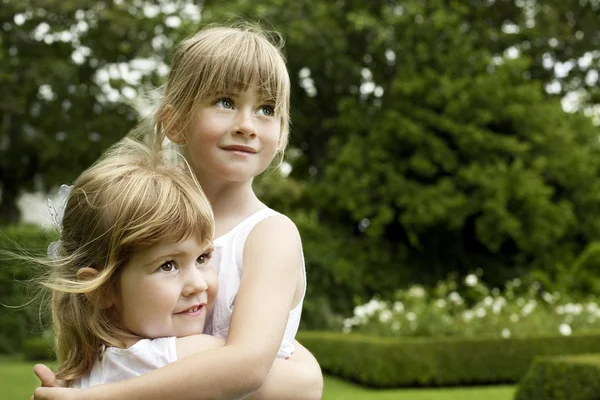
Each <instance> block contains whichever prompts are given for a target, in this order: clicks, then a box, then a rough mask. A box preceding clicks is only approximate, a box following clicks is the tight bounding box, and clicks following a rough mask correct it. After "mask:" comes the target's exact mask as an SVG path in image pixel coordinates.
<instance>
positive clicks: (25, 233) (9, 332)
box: [0, 226, 56, 354]
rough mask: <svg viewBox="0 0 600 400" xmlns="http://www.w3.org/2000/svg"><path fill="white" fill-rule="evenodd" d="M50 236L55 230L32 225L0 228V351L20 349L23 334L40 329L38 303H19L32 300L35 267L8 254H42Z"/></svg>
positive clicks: (33, 332)
mask: <svg viewBox="0 0 600 400" xmlns="http://www.w3.org/2000/svg"><path fill="white" fill-rule="evenodd" d="M52 240H56V233H55V232H51V231H44V230H42V229H39V228H37V227H33V226H19V227H7V228H3V230H2V231H0V309H1V312H0V354H14V353H19V352H20V351H21V349H22V344H23V340H24V338H27V337H31V336H36V335H39V333H40V328H39V326H40V318H39V312H38V306H39V304H31V305H30V306H27V307H24V308H23V307H19V306H23V305H25V304H26V303H27V302H28V301H29V300H31V296H29V295H28V293H27V289H28V285H27V283H28V281H29V280H30V279H31V278H32V276H33V274H34V270H33V269H32V267H31V266H29V265H26V263H23V261H20V260H15V259H14V258H13V257H11V255H10V254H11V253H13V254H14V253H16V254H22V253H23V251H26V252H27V253H29V254H32V255H39V254H45V253H46V248H47V247H48V244H49V243H50V242H51V241H52ZM7 306H9V307H7ZM15 307H16V308H15Z"/></svg>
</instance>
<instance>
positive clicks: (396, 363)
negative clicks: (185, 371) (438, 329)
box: [298, 331, 600, 388]
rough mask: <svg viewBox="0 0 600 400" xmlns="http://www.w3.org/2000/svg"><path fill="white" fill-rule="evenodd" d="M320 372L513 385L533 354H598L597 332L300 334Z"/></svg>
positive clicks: (410, 382)
mask: <svg viewBox="0 0 600 400" xmlns="http://www.w3.org/2000/svg"><path fill="white" fill-rule="evenodd" d="M298 340H299V341H300V342H301V343H302V344H303V345H304V346H306V348H308V349H309V350H310V351H311V352H312V353H313V354H314V355H315V357H316V358H317V360H318V361H319V363H320V365H321V368H322V369H323V371H325V372H327V373H330V374H332V375H335V376H338V377H341V378H343V379H347V380H351V381H355V382H357V383H359V384H362V385H365V386H370V387H380V388H384V387H401V386H445V385H473V384H501V383H514V382H517V381H519V379H520V378H521V377H522V376H523V375H524V374H525V372H526V371H527V369H528V367H529V365H530V363H531V361H532V360H533V359H534V358H535V357H537V356H544V355H561V354H581V353H593V352H600V332H590V333H586V334H584V333H580V334H574V335H572V336H543V335H539V336H531V337H527V338H515V337H513V338H508V339H502V338H496V337H491V338H391V337H374V336H367V335H362V334H354V333H351V334H344V333H338V332H318V331H305V332H300V333H299V334H298Z"/></svg>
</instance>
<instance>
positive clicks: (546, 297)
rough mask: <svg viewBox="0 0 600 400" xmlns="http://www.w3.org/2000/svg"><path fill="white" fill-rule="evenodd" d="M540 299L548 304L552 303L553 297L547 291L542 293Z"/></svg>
mask: <svg viewBox="0 0 600 400" xmlns="http://www.w3.org/2000/svg"><path fill="white" fill-rule="evenodd" d="M542 299H544V301H545V302H546V303H548V304H552V303H554V297H553V296H552V295H551V294H550V293H548V292H544V293H542Z"/></svg>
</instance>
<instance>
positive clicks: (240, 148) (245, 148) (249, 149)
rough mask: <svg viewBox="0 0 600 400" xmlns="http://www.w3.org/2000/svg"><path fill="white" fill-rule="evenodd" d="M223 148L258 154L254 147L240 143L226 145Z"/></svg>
mask: <svg viewBox="0 0 600 400" xmlns="http://www.w3.org/2000/svg"><path fill="white" fill-rule="evenodd" d="M223 150H227V151H240V152H242V153H250V154H256V149H254V148H253V147H250V146H244V145H239V144H235V145H231V146H224V147H223Z"/></svg>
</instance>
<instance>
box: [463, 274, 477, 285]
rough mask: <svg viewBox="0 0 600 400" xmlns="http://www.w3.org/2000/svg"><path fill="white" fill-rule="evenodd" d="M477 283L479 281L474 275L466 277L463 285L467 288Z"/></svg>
mask: <svg viewBox="0 0 600 400" xmlns="http://www.w3.org/2000/svg"><path fill="white" fill-rule="evenodd" d="M478 281H479V280H478V279H477V276H476V275H474V274H469V275H467V276H466V278H465V285H467V286H470V287H473V286H475V285H477V282H478Z"/></svg>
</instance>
